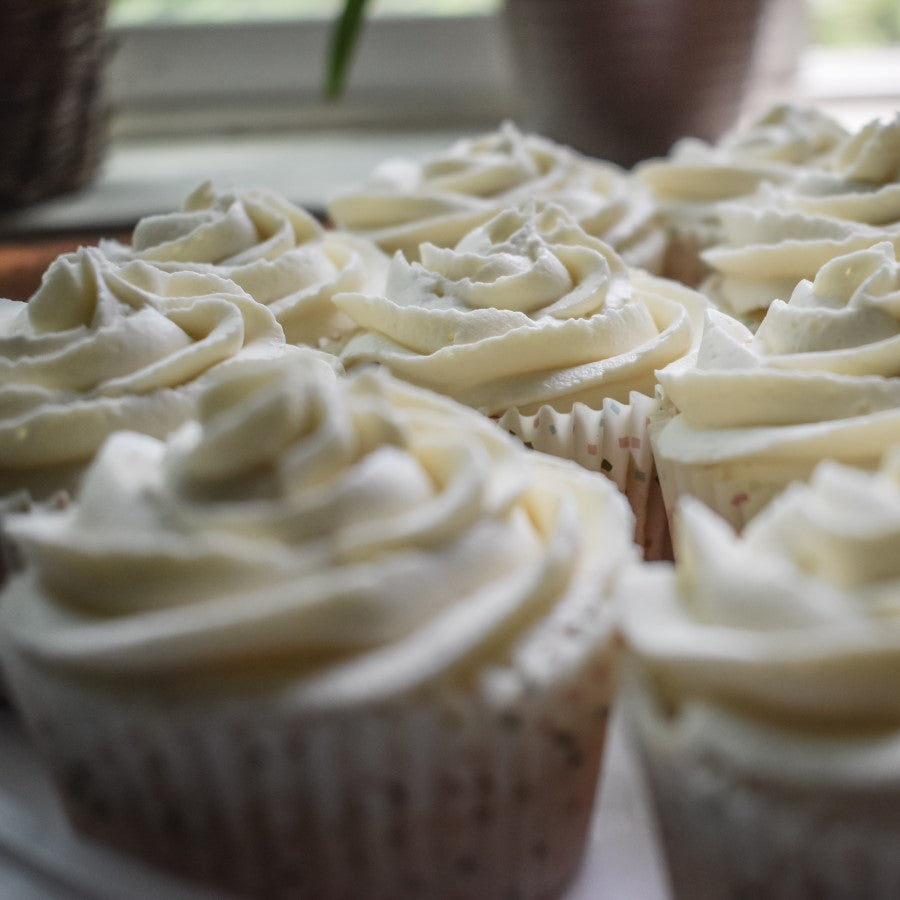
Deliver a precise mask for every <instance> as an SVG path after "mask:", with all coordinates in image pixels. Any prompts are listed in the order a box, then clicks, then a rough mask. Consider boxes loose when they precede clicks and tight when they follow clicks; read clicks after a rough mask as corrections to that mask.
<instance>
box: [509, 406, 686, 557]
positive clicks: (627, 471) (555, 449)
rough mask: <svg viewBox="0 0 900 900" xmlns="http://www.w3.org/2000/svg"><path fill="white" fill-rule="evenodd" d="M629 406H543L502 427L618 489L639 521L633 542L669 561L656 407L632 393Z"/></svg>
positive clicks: (515, 413) (512, 413) (515, 415)
mask: <svg viewBox="0 0 900 900" xmlns="http://www.w3.org/2000/svg"><path fill="white" fill-rule="evenodd" d="M628 399H629V402H628V403H619V402H617V401H615V400H611V399H606V400H604V401H603V406H602V408H601V409H592V408H591V407H589V406H585V405H584V404H583V403H576V404H575V405H574V406H573V408H572V410H571V412H558V411H557V410H555V409H553V408H552V407H550V406H542V407H541V408H540V410H538V412H537V413H535V414H531V415H525V414H522V413H520V412H519V410H518V409H510V410H508V411H507V412H506V413H504V414H503V416H502V417H501V418H500V425H501V426H503V427H504V428H506V430H507V431H509V432H511V433H512V434H514V435H515V436H516V437H518V438H519V439H520V440H522V441H523V442H524V443H526V444H528V445H529V446H530V447H532V448H534V449H535V450H540V451H541V452H542V453H547V454H549V455H551V456H558V457H562V458H563V459H570V460H573V461H574V462H577V463H578V464H579V465H581V466H583V467H584V468H585V469H589V470H590V471H592V472H599V473H601V474H603V475H605V476H606V477H607V478H609V479H610V480H611V481H614V482H615V483H616V486H617V487H618V488H619V490H620V491H621V492H622V493H623V494H624V495H625V496H626V497H627V498H628V501H629V503H630V504H631V508H632V511H633V512H634V516H635V541H636V542H637V543H638V544H640V545H641V546H642V547H643V548H644V556H645V558H647V559H666V558H671V557H670V550H669V547H670V545H669V539H668V525H667V521H666V516H665V512H664V509H663V505H662V495H661V493H660V490H659V485H658V482H657V478H656V470H655V467H654V463H653V454H652V451H651V447H650V441H649V437H648V426H649V424H650V417H651V415H652V413H653V412H654V411H655V410H656V408H657V401H656V400H654V399H653V398H651V397H648V396H646V395H644V394H640V393H637V392H636V391H632V392H631V394H630V395H629V398H628Z"/></svg>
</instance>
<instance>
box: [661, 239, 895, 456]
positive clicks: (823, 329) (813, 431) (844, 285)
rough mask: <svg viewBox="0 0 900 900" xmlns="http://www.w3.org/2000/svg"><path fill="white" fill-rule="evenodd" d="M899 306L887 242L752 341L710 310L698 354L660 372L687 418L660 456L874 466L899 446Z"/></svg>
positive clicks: (791, 306)
mask: <svg viewBox="0 0 900 900" xmlns="http://www.w3.org/2000/svg"><path fill="white" fill-rule="evenodd" d="M898 298H900V265H898V263H897V261H896V259H895V254H894V250H893V247H892V246H891V245H890V244H887V243H884V244H879V245H877V246H876V247H874V248H872V249H869V250H861V251H857V252H856V253H852V254H849V255H846V256H842V257H838V258H837V259H834V260H832V261H831V262H829V263H827V264H826V265H824V266H823V267H822V269H821V270H820V271H819V273H818V274H817V276H816V278H815V281H813V282H808V281H804V282H801V283H800V284H799V285H798V286H797V288H796V289H795V291H794V293H793V295H792V296H791V298H790V300H789V302H787V303H784V302H783V301H780V300H777V301H775V302H774V303H773V304H772V306H771V307H770V308H769V311H768V313H767V314H766V316H765V318H764V319H763V321H762V324H761V325H760V326H759V329H758V330H757V332H756V334H755V335H754V334H753V333H751V332H750V331H749V329H747V328H745V327H744V326H743V325H741V324H740V323H739V322H737V321H735V320H734V319H731V318H730V317H728V316H725V315H724V314H722V313H717V312H715V311H711V312H709V313H708V319H707V325H706V329H705V330H704V333H703V337H702V338H701V341H700V346H699V349H698V352H697V354H696V356H695V357H693V358H691V359H690V360H687V361H685V362H684V364H676V365H674V366H671V367H669V368H668V369H667V370H665V371H662V372H660V373H659V381H660V384H661V385H662V387H663V390H664V392H665V395H666V397H667V398H668V400H669V401H671V403H672V404H673V405H674V407H675V409H676V410H677V411H678V413H679V415H678V416H676V418H675V419H674V420H673V421H672V422H671V423H669V425H668V426H666V427H665V428H663V429H662V431H661V432H660V434H659V436H658V449H659V450H660V452H662V453H663V454H664V455H666V456H670V457H675V458H678V459H681V460H682V461H694V462H696V461H701V460H706V461H711V460H714V459H719V460H721V459H737V458H741V457H745V456H750V455H758V454H765V453H768V452H774V453H778V454H788V455H793V454H798V455H809V454H814V453H818V455H819V456H820V457H822V456H836V457H838V458H842V459H847V460H851V459H852V460H857V461H858V462H859V463H860V464H863V463H864V461H865V463H866V464H868V465H871V464H874V462H875V461H876V460H877V459H878V458H879V457H880V456H881V454H882V453H883V452H884V451H885V449H886V448H887V447H888V446H890V445H891V444H892V443H895V442H897V441H900V299H898Z"/></svg>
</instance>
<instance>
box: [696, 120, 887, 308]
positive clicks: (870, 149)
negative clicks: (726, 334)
mask: <svg viewBox="0 0 900 900" xmlns="http://www.w3.org/2000/svg"><path fill="white" fill-rule="evenodd" d="M720 221H721V226H722V230H721V238H720V240H719V242H718V243H717V245H716V246H714V247H711V248H710V249H708V250H707V251H705V252H704V253H703V259H704V261H705V263H706V264H707V265H708V266H709V270H710V274H709V277H708V278H707V279H706V280H705V281H704V283H703V284H702V286H701V290H702V291H703V292H704V293H705V294H707V295H708V296H709V297H710V298H711V299H712V300H713V302H714V303H716V305H718V306H719V307H720V308H722V309H723V310H725V311H726V312H728V313H730V314H732V315H734V316H737V317H739V318H742V319H743V320H745V321H746V322H748V323H750V324H751V325H752V324H754V323H755V322H758V321H759V318H760V317H761V316H762V315H763V314H764V313H765V310H766V309H768V307H769V304H770V303H771V302H772V301H773V300H775V299H777V298H781V299H784V298H785V297H788V296H789V295H790V292H791V290H792V289H793V287H794V285H796V284H797V283H798V282H799V281H801V280H803V279H812V278H814V277H815V274H816V272H817V271H818V270H819V269H820V268H821V267H822V266H823V265H824V264H825V263H826V262H828V261H829V260H831V259H834V258H835V257H836V256H840V255H842V254H845V253H850V252H853V251H855V250H860V249H863V248H866V247H871V246H873V245H874V244H876V243H879V242H880V241H890V242H891V243H892V244H893V246H894V248H895V249H900V114H898V116H897V117H896V118H895V119H893V120H892V121H890V122H878V121H875V122H872V123H870V124H869V125H867V126H866V127H865V128H863V129H861V130H860V131H859V132H858V133H857V134H854V135H852V136H848V137H847V138H846V139H845V140H844V142H843V143H841V144H839V145H838V146H837V147H836V148H835V150H834V151H833V152H832V153H831V154H830V155H829V156H828V157H827V158H826V159H825V160H823V161H822V162H821V164H820V165H819V166H817V167H815V168H814V169H811V170H809V171H806V172H802V173H799V174H798V175H797V177H795V178H794V179H791V180H790V181H789V182H787V183H784V184H780V185H778V186H773V185H771V184H768V185H763V186H761V187H760V189H759V190H758V191H757V192H756V193H755V194H754V195H753V196H751V197H749V198H746V199H745V200H743V201H741V202H735V203H734V204H728V205H725V206H723V207H722V208H721V210H720Z"/></svg>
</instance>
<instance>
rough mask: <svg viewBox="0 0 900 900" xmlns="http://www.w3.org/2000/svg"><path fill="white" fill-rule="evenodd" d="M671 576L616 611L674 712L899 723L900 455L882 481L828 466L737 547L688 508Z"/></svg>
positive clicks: (635, 589)
mask: <svg viewBox="0 0 900 900" xmlns="http://www.w3.org/2000/svg"><path fill="white" fill-rule="evenodd" d="M677 534H678V549H677V555H676V558H677V560H678V562H677V567H676V571H674V572H673V571H672V569H671V567H669V566H666V567H660V568H659V569H657V571H656V572H655V573H653V575H652V576H650V577H648V578H647V579H646V580H645V581H644V583H643V585H638V584H637V583H634V584H630V585H627V586H625V587H624V588H623V591H624V590H625V589H627V590H628V592H629V596H627V597H625V595H624V593H623V600H626V601H627V602H624V603H623V604H622V606H621V611H622V617H623V625H624V629H625V633H626V635H627V639H628V642H629V644H630V645H631V647H632V648H633V650H634V652H635V653H636V654H637V655H638V656H639V657H640V659H641V661H642V662H643V663H644V664H646V666H647V668H648V669H649V671H650V673H651V674H652V677H653V679H654V683H655V684H656V686H657V687H658V689H659V690H660V692H661V693H662V695H663V696H664V697H665V698H666V699H667V700H668V701H669V702H671V703H674V704H678V703H679V702H681V701H683V700H696V699H702V700H705V701H709V702H713V703H716V704H719V705H722V706H725V707H726V708H728V709H731V710H736V711H740V712H742V713H750V714H752V715H756V716H761V717H765V718H767V719H769V720H771V721H775V722H780V723H782V724H786V725H789V726H790V727H792V728H802V727H804V726H811V727H814V728H816V729H822V728H825V729H835V730H838V731H840V730H842V729H844V728H850V727H854V726H862V727H879V726H884V727H888V728H892V729H894V730H896V727H897V725H898V724H900V696H898V694H897V691H896V682H897V677H898V675H900V456H898V455H897V449H896V448H895V450H894V454H893V456H888V457H887V458H886V459H885V461H884V463H883V466H882V468H881V470H880V472H878V473H872V472H865V471H861V470H858V469H853V468H850V467H845V466H841V465H838V464H836V463H831V462H824V463H821V464H820V465H819V467H818V468H817V469H816V471H815V473H814V475H813V477H812V479H811V481H810V483H809V484H795V485H793V486H791V487H790V488H789V489H788V490H787V491H785V492H784V493H783V494H782V495H780V496H779V497H778V498H777V499H776V500H774V501H773V502H772V503H771V504H770V505H769V506H768V507H766V508H765V509H764V510H763V511H762V512H761V513H760V514H759V515H758V516H757V517H756V518H755V519H754V520H752V521H751V522H750V523H749V524H748V525H747V527H746V528H745V530H744V532H743V534H742V536H741V537H736V536H735V534H734V532H733V531H732V530H731V529H730V528H729V527H728V526H727V525H726V524H725V523H724V522H723V521H722V520H720V519H718V518H717V517H716V516H715V514H713V513H712V512H710V511H709V510H708V509H707V508H706V507H705V506H703V505H702V504H700V503H699V502H698V501H696V500H693V499H692V498H686V499H685V500H683V501H682V504H681V506H680V507H679V518H678V529H677Z"/></svg>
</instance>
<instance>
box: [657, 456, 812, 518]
mask: <svg viewBox="0 0 900 900" xmlns="http://www.w3.org/2000/svg"><path fill="white" fill-rule="evenodd" d="M818 462H819V460H818V459H797V460H784V461H778V460H765V461H760V462H755V461H752V460H736V461H735V462H732V463H716V464H710V465H699V464H696V463H692V464H684V463H679V462H673V461H672V460H668V459H665V458H664V457H662V456H659V455H658V456H657V458H656V467H657V472H658V475H659V483H660V488H661V490H662V497H663V503H664V504H665V508H666V510H667V513H668V515H669V520H670V531H671V533H672V534H674V533H675V529H676V527H677V526H676V524H675V521H674V519H673V513H674V511H675V508H676V506H677V504H678V499H679V498H680V497H682V496H684V495H686V494H688V495H690V496H692V497H696V498H697V499H698V500H701V501H702V502H703V503H705V504H706V505H707V506H708V507H709V508H710V509H712V510H713V511H715V512H716V513H718V514H719V515H720V516H721V517H722V518H723V519H725V520H726V521H727V522H728V523H729V524H730V525H731V526H732V528H734V529H735V530H736V531H741V530H742V529H743V528H744V526H745V525H746V524H747V523H748V522H749V521H750V520H751V519H752V518H753V517H754V516H755V515H756V514H757V513H758V512H759V511H760V510H761V509H762V508H763V507H764V506H766V505H767V504H768V503H769V502H770V501H771V500H773V499H774V498H775V497H777V496H778V495H779V494H780V493H781V492H782V491H783V490H784V489H785V488H787V486H788V485H789V484H791V482H794V481H806V480H808V479H809V477H810V475H812V473H813V470H814V469H815V467H816V465H817V463H818Z"/></svg>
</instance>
